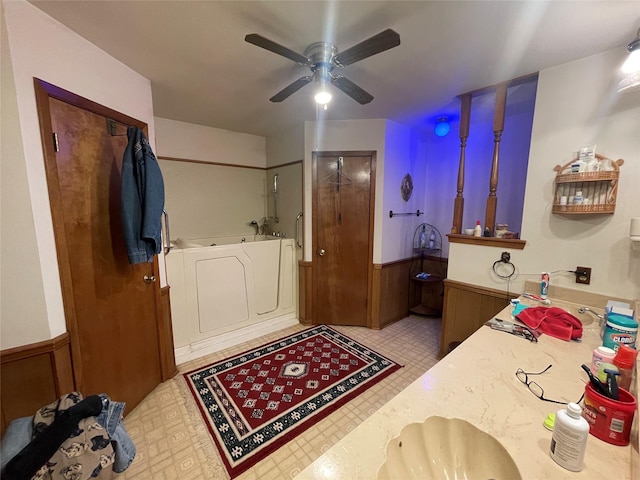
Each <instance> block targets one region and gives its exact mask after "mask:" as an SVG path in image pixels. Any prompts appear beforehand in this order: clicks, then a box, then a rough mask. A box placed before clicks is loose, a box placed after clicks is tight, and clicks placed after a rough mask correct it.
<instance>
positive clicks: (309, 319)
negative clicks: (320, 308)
mask: <svg viewBox="0 0 640 480" xmlns="http://www.w3.org/2000/svg"><path fill="white" fill-rule="evenodd" d="M312 265H313V264H312V262H304V261H300V262H298V320H299V321H300V323H302V324H303V325H313V319H314V318H315V315H314V314H313V311H312V308H313V302H312V300H313V295H312V291H311V289H312V288H313V270H312V268H311V267H312Z"/></svg>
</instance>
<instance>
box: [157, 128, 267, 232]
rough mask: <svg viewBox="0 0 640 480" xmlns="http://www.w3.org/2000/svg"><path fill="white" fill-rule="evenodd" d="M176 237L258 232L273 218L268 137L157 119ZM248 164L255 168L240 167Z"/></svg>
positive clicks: (159, 151) (166, 192) (168, 210)
mask: <svg viewBox="0 0 640 480" xmlns="http://www.w3.org/2000/svg"><path fill="white" fill-rule="evenodd" d="M155 122H156V132H157V135H156V137H157V143H158V149H157V155H158V156H159V157H170V158H179V159H184V160H196V161H198V162H214V163H220V164H227V165H207V164H205V163H194V162H181V161H174V160H165V159H162V158H161V159H160V160H159V163H160V169H161V170H162V175H163V177H164V181H165V194H166V210H167V213H168V214H169V219H170V225H171V229H170V233H171V239H172V240H174V239H176V238H201V237H214V236H224V235H245V234H246V235H250V234H254V233H255V229H254V227H252V226H250V222H251V221H252V220H256V221H259V220H260V219H261V218H262V217H264V216H266V215H267V207H266V205H267V194H268V189H267V188H268V187H267V177H266V171H265V168H266V166H267V159H266V139H265V138H264V137H259V136H257V135H249V134H246V133H238V132H231V131H229V130H223V129H220V128H212V127H205V126H202V125H195V124H192V123H185V122H178V121H175V120H168V119H166V118H158V117H156V119H155ZM228 165H242V166H247V167H253V168H239V167H237V166H228Z"/></svg>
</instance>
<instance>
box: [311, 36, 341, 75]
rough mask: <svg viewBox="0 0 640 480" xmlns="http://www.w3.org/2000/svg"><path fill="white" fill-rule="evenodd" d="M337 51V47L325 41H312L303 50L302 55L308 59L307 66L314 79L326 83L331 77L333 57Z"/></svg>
mask: <svg viewBox="0 0 640 480" xmlns="http://www.w3.org/2000/svg"><path fill="white" fill-rule="evenodd" d="M337 53H338V48H337V47H336V46H335V45H334V44H332V43H327V42H316V43H312V44H311V45H309V46H308V47H307V49H306V50H305V51H304V56H305V57H307V58H308V59H309V64H310V65H309V66H310V68H311V71H312V72H313V74H314V78H315V80H316V81H319V82H322V83H326V82H328V81H329V80H330V78H331V71H332V70H333V67H334V63H333V62H334V61H333V58H334V57H335V56H336V54H337Z"/></svg>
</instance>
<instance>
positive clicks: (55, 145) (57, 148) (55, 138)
mask: <svg viewBox="0 0 640 480" xmlns="http://www.w3.org/2000/svg"><path fill="white" fill-rule="evenodd" d="M53 151H54V152H59V151H60V144H59V143H58V134H57V133H55V132H54V133H53Z"/></svg>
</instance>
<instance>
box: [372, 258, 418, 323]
mask: <svg viewBox="0 0 640 480" xmlns="http://www.w3.org/2000/svg"><path fill="white" fill-rule="evenodd" d="M412 263H413V259H412V258H405V259H403V260H397V261H395V262H389V263H383V264H374V265H373V282H372V288H371V290H372V291H371V296H370V297H369V298H370V300H371V321H370V323H369V327H370V328H373V329H374V330H380V329H381V328H384V327H386V326H387V325H389V324H391V323H394V322H397V321H398V320H402V319H403V318H405V317H406V316H407V315H408V314H409V303H410V302H409V291H410V281H409V276H410V272H411V265H412Z"/></svg>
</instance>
